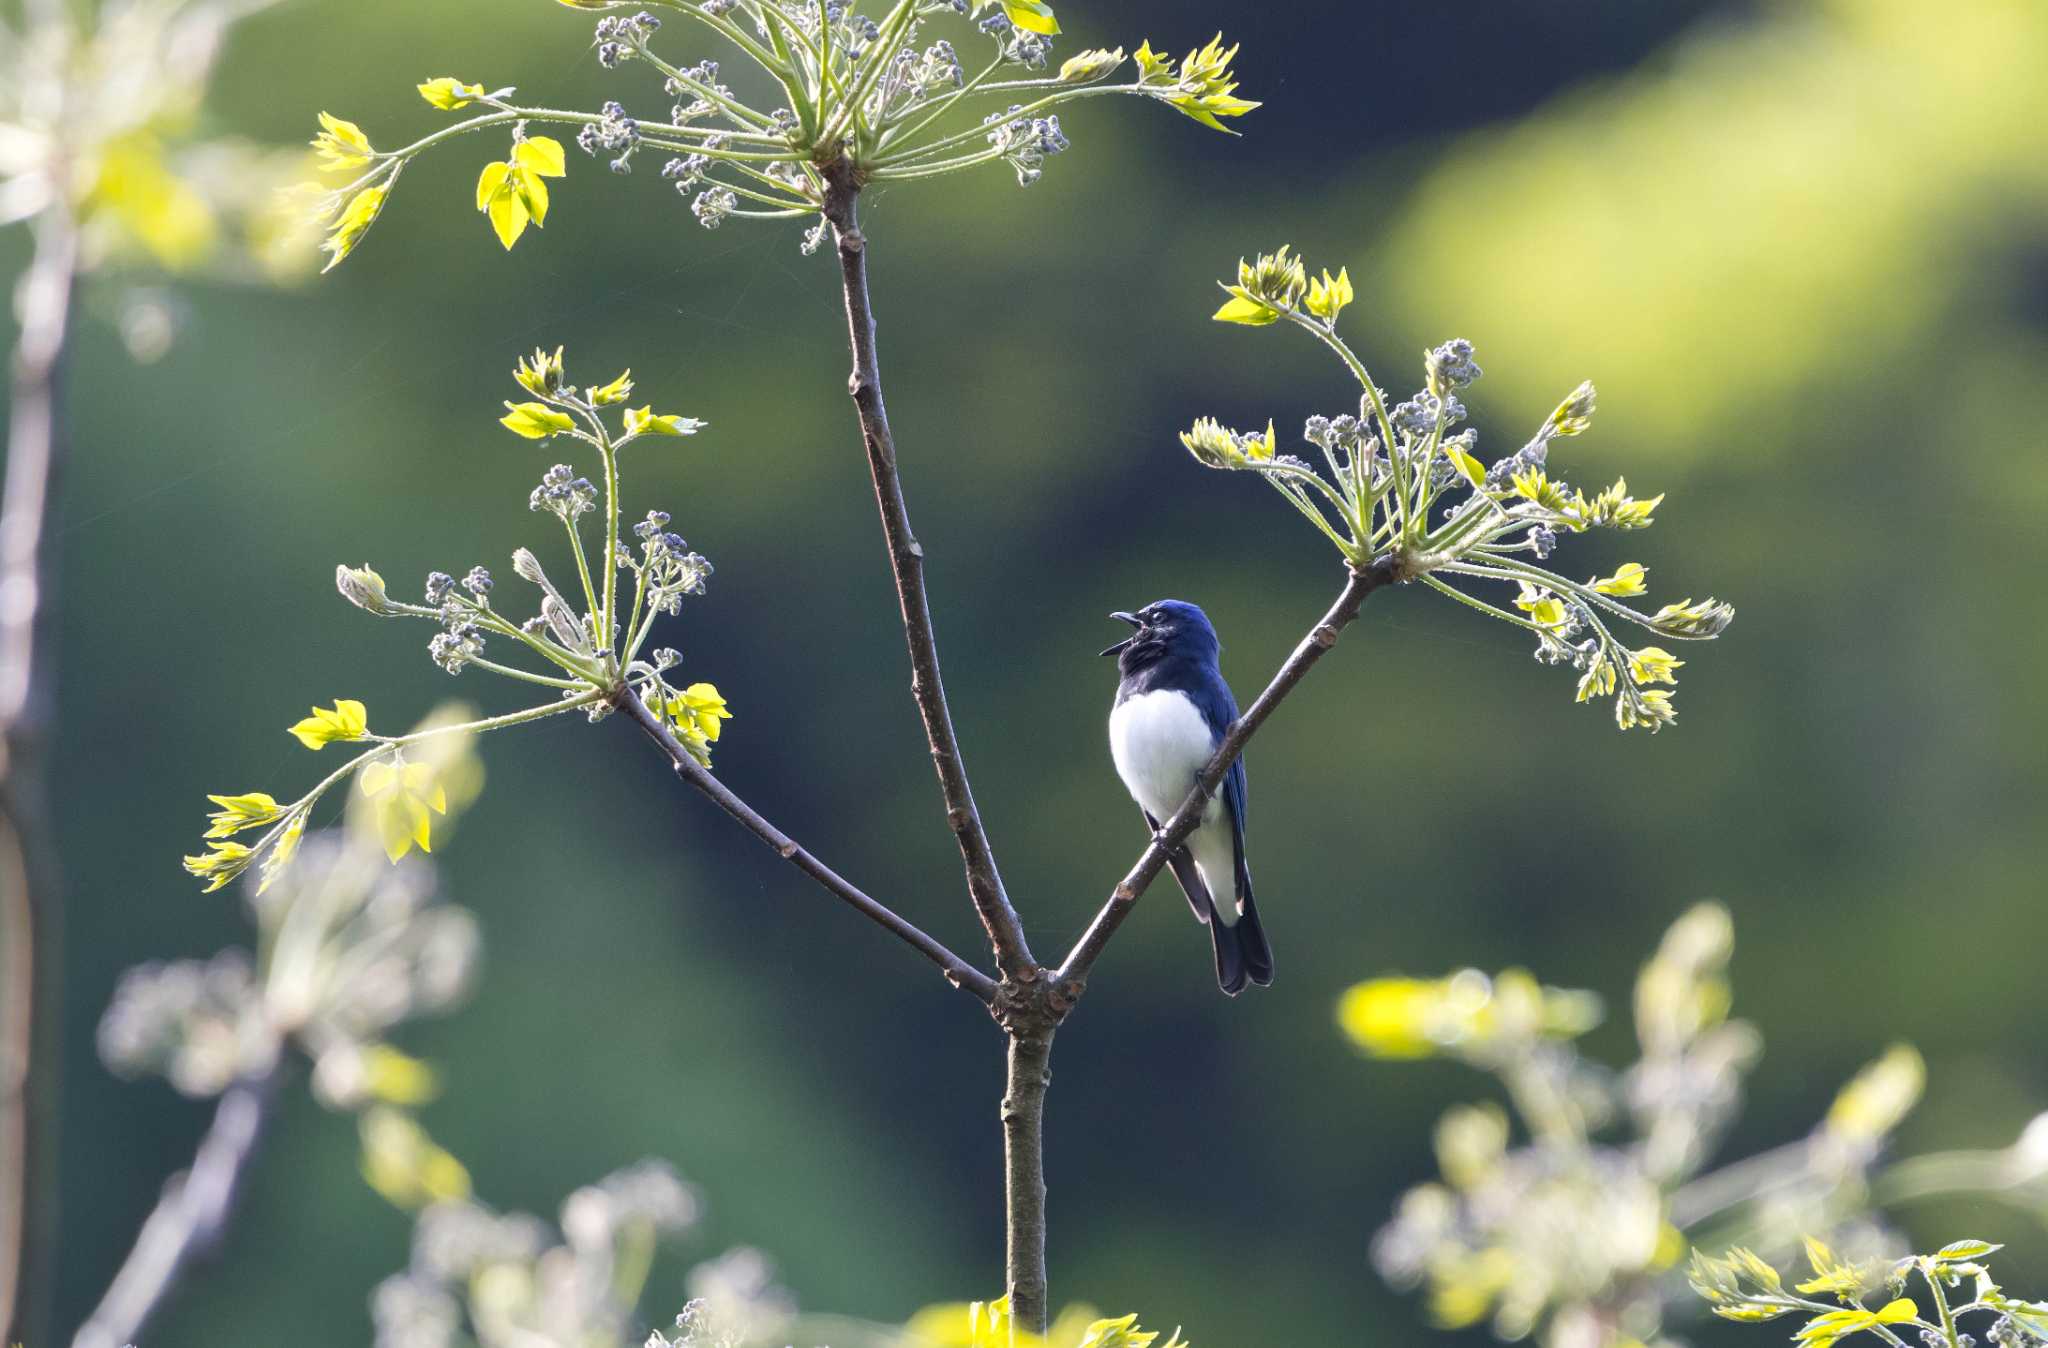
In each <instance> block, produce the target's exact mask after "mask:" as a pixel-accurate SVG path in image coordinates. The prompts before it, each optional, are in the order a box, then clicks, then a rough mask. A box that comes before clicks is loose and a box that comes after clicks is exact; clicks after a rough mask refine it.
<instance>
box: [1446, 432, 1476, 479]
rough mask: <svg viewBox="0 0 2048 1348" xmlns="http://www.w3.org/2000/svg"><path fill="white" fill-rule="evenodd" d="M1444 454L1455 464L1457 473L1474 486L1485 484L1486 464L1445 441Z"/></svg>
mask: <svg viewBox="0 0 2048 1348" xmlns="http://www.w3.org/2000/svg"><path fill="white" fill-rule="evenodd" d="M1444 455H1445V457H1447V458H1448V459H1450V461H1451V463H1452V464H1453V465H1455V466H1456V468H1457V470H1458V475H1459V476H1460V477H1463V478H1464V479H1465V480H1466V481H1467V482H1469V483H1471V484H1472V485H1473V486H1475V487H1484V486H1485V485H1486V465H1485V464H1483V463H1481V462H1479V460H1477V459H1475V458H1473V457H1472V456H1471V455H1470V454H1467V453H1466V452H1465V451H1464V450H1463V449H1462V448H1460V447H1459V446H1457V445H1454V444H1451V443H1449V442H1446V443H1445V444H1444Z"/></svg>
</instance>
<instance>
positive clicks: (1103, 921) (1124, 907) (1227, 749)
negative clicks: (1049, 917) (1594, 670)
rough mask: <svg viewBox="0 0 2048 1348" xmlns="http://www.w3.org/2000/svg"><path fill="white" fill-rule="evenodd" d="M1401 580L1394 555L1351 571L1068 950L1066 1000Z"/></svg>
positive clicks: (1062, 984)
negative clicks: (1253, 745)
mask: <svg viewBox="0 0 2048 1348" xmlns="http://www.w3.org/2000/svg"><path fill="white" fill-rule="evenodd" d="M1397 579H1399V574H1398V572H1397V569H1396V566H1395V562H1394V559H1393V558H1392V557H1381V558H1379V559H1377V560H1375V561H1374V562H1373V563H1372V564H1371V565H1370V566H1368V567H1366V568H1364V569H1363V570H1357V569H1354V570H1351V571H1350V572H1349V573H1348V575H1347V578H1346V580H1345V582H1344V589H1343V592H1342V593H1341V594H1339V595H1338V596H1337V602H1336V603H1334V604H1332V605H1330V610H1329V612H1327V613H1325V614H1324V615H1323V616H1322V620H1321V621H1320V622H1318V623H1317V624H1316V625H1315V626H1314V627H1312V628H1310V629H1309V632H1308V635H1307V636H1305V637H1303V638H1302V639H1301V642H1300V644H1299V645H1297V646H1295V648H1294V651H1293V653H1292V654H1291V655H1289V656H1288V657H1287V660H1286V663H1284V664H1282V665H1281V666H1280V671H1279V673H1277V674H1275V675H1274V676H1273V681H1272V682H1271V683H1269V684H1267V685H1266V690H1265V691H1264V692H1262V693H1260V694H1259V696H1258V699H1257V700H1256V701H1254V702H1253V703H1252V705H1251V706H1249V707H1247V708H1246V709H1245V711H1244V714H1243V715H1241V716H1239V717H1238V718H1237V720H1235V721H1233V722H1232V723H1231V726H1230V729H1229V730H1228V731H1226V732H1225V733H1224V736H1223V743H1221V744H1220V745H1218V746H1217V747H1216V752H1215V754H1214V755H1213V756H1212V757H1211V758H1210V759H1209V764H1208V766H1207V767H1205V768H1203V769H1202V772H1201V775H1200V776H1199V777H1197V778H1196V779H1195V787H1194V789H1193V790H1192V791H1190V792H1188V798H1187V799H1186V800H1185V801H1184V802H1182V804H1181V807H1180V809H1178V810H1176V811H1174V815H1173V818H1171V819H1169V820H1168V821H1167V822H1166V826H1165V827H1164V828H1163V829H1161V830H1160V832H1159V836H1158V837H1157V838H1155V839H1153V841H1152V842H1151V844H1150V845H1149V846H1147V847H1146V848H1145V850H1144V852H1143V853H1141V854H1140V855H1139V857H1138V863H1137V865H1135V866H1133V867H1131V871H1130V874H1128V875H1126V876H1125V877H1124V878H1123V879H1122V880H1121V881H1119V882H1118V883H1117V886H1116V888H1115V889H1113V890H1111V891H1110V895H1109V901H1108V902H1107V903H1105V904H1103V905H1102V911H1100V912H1098V913H1097V914H1096V915H1095V920H1094V921H1093V922H1091V923H1089V924H1088V930H1087V931H1085V932H1083V933H1082V935H1081V939H1080V940H1079V941H1076V942H1075V943H1074V948H1073V949H1072V950H1071V951H1069V952H1068V954H1067V958H1066V959H1065V961H1064V962H1062V963H1061V965H1060V967H1059V969H1058V970H1057V972H1056V973H1055V974H1054V978H1055V980H1056V985H1057V986H1058V988H1059V989H1060V1000H1061V1001H1062V1002H1063V1003H1066V1004H1069V1005H1070V1004H1071V1003H1072V1002H1073V1000H1074V999H1075V998H1077V997H1079V996H1080V995H1081V991H1082V989H1083V988H1084V987H1086V986H1087V982H1088V972H1089V970H1091V969H1093V968H1094V967H1095V961H1096V958H1097V957H1098V956H1100V955H1101V954H1102V949H1103V947H1104V946H1106V945H1108V944H1109V938H1110V937H1112V936H1114V935H1116V929H1117V928H1118V927H1120V926H1122V925H1123V922H1124V919H1125V918H1127V917H1129V916H1130V915H1131V909H1133V908H1135V907H1136V906H1137V904H1138V896H1139V895H1141V894H1143V893H1144V892H1145V890H1146V888H1147V886H1149V885H1150V884H1151V883H1152V882H1153V881H1154V880H1155V879H1157V878H1158V876H1159V872H1160V871H1161V870H1162V869H1163V868H1164V867H1165V865H1166V860H1167V858H1168V857H1169V856H1171V855H1172V854H1173V852H1174V850H1175V849H1177V848H1178V847H1179V846H1180V845H1181V844H1182V843H1183V842H1185V841H1187V836H1188V835H1189V834H1190V833H1192V832H1194V831H1195V825H1196V824H1197V823H1199V822H1200V821H1201V818H1202V810H1203V807H1204V806H1206V805H1207V804H1208V801H1209V797H1210V796H1212V795H1214V794H1215V792H1216V788H1217V787H1218V786H1219V785H1221V784H1222V781H1223V777H1224V774H1225V773H1227V772H1229V771H1230V765H1231V764H1232V763H1234V762H1235V761H1237V756H1238V755H1239V754H1240V753H1242V752H1243V751H1244V746H1245V744H1246V742H1248V741H1249V740H1250V739H1251V737H1252V736H1253V735H1254V734H1256V733H1257V732H1258V729H1259V727H1260V726H1261V725H1263V724H1265V721H1266V718H1267V717H1268V716H1271V715H1272V714H1273V709H1274V708H1275V707H1277V706H1279V705H1280V699H1282V698H1284V697H1286V696H1287V695H1288V694H1289V693H1291V692H1293V691H1294V687H1295V685H1296V684H1298V683H1300V682H1301V681H1302V678H1303V677H1304V676H1305V675H1307V673H1308V671H1309V667H1310V666H1311V665H1313V664H1315V662H1316V661H1318V660H1320V659H1322V658H1323V654H1324V652H1326V651H1328V650H1329V649H1330V648H1331V647H1332V646H1334V645H1336V644H1337V638H1338V637H1339V636H1340V635H1342V634H1343V631H1344V629H1345V628H1346V627H1349V626H1350V625H1351V623H1352V621H1353V620H1354V619H1355V618H1357V617H1358V610H1359V606H1360V605H1362V604H1363V603H1365V600H1366V596H1368V595H1370V594H1371V593H1372V592H1373V591H1374V590H1377V589H1380V588H1381V587H1383V586H1386V585H1390V584H1392V583H1393V582H1394V581H1395V580H1397Z"/></svg>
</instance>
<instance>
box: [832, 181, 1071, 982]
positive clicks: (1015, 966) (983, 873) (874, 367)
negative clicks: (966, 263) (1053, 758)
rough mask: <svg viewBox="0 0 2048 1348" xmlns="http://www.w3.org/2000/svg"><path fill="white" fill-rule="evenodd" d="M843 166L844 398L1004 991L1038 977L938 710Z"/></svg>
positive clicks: (918, 570) (949, 805)
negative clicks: (856, 429) (853, 418)
mask: <svg viewBox="0 0 2048 1348" xmlns="http://www.w3.org/2000/svg"><path fill="white" fill-rule="evenodd" d="M854 172H855V171H854V169H853V168H852V166H850V165H848V164H846V163H844V162H841V163H839V164H835V165H833V166H831V167H830V168H828V169H826V171H825V173H826V179H827V181H828V183H829V188H828V190H827V192H826V196H825V216H826V218H827V219H829V220H830V221H831V222H832V229H833V236H834V238H835V239H836V240H837V243H838V251H839V275H840V282H841V288H842V289H843V290H844V291H845V294H846V326H847V335H848V338H849V340H850V342H851V343H852V348H853V373H852V375H851V377H850V378H849V379H848V381H847V390H848V392H850V393H851V394H852V395H853V405H854V409H855V411H856V412H857V413H858V414H859V416H860V430H861V440H862V441H863V443H864V444H865V445H866V447H867V456H868V475H869V476H870V477H871V478H872V479H873V480H874V484H875V503H876V505H877V506H878V507H880V509H881V514H882V535H883V538H884V540H885V541H886V542H887V544H888V548H889V569H890V571H891V573H892V574H893V575H894V577H895V580H896V598H897V602H898V604H899V606H900V607H901V609H902V611H903V635H904V637H905V639H906V640H907V641H908V642H909V644H910V669H911V674H910V691H911V693H912V695H913V696H914V697H915V698H916V699H917V711H918V715H919V716H920V717H922V718H923V720H924V732H925V738H926V740H927V741H928V742H929V743H930V745H931V755H932V766H933V767H934V768H935V769H937V771H938V775H939V789H940V791H941V792H943V793H944V796H945V801H946V822H947V824H948V826H950V827H951V828H952V830H953V837H954V839H955V840H956V841H957V842H958V843H959V844H960V859H961V861H962V862H963V863H964V864H965V866H966V868H967V893H968V896H969V897H970V898H971V899H973V901H974V909H975V912H976V913H978V914H979V915H980V917H981V925H982V926H983V928H984V929H986V930H987V932H988V940H989V946H990V948H991V949H992V950H994V952H995V958H996V967H997V969H998V970H999V971H1001V973H1002V975H1003V977H1004V978H1005V979H1008V980H1010V981H1013V982H1019V983H1030V982H1034V981H1036V980H1037V978H1038V975H1039V969H1038V962H1037V961H1036V960H1034V959H1033V958H1032V956H1031V947H1030V945H1029V943H1028V942H1026V941H1025V939H1024V924H1023V923H1022V922H1020V921H1018V919H1017V910H1016V909H1014V908H1012V907H1011V906H1010V899H1009V895H1007V894H1006V893H1004V892H1003V880H1002V876H1001V875H1000V874H999V873H998V872H997V870H996V859H995V853H994V852H993V851H992V850H991V849H990V847H989V842H988V834H987V832H986V831H985V830H984V829H983V828H982V823H981V814H980V812H979V811H978V810H976V809H975V808H974V793H973V791H971V790H970V789H969V787H968V784H967V768H966V765H965V763H963V762H962V760H961V757H960V741H959V739H958V738H957V737H956V736H955V735H954V733H953V717H952V713H951V712H949V711H948V710H947V708H946V685H945V683H944V681H943V680H942V679H941V678H940V676H939V650H938V644H937V642H936V641H935V639H934V638H933V635H932V615H931V608H930V606H929V605H928V604H927V603H926V601H925V592H924V548H923V547H922V546H920V545H919V543H918V541H917V539H916V537H915V536H914V535H913V534H912V533H911V530H910V512H909V510H908V508H907V507H906V506H905V504H904V500H903V482H902V480H901V479H900V478H899V477H898V476H897V473H896V441H895V437H894V436H893V435H892V434H891V433H890V430H889V413H888V411H887V409H886V408H885V407H884V406H883V403H882V374H881V367H880V365H879V364H878V362H877V360H876V356H875V315H874V309H873V307H872V305H871V304H870V302H869V300H868V261H867V239H866V237H865V236H863V235H862V234H861V232H860V220H859V214H858V210H857V202H858V200H859V197H860V183H859V181H858V180H857V179H856V178H855V177H854Z"/></svg>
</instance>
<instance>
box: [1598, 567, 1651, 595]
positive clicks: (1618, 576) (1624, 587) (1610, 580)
mask: <svg viewBox="0 0 2048 1348" xmlns="http://www.w3.org/2000/svg"><path fill="white" fill-rule="evenodd" d="M1648 574H1649V573H1648V572H1647V571H1646V570H1645V569H1644V568H1643V565H1642V563H1640V562H1623V563H1622V564H1621V568H1620V569H1619V570H1617V571H1616V572H1615V573H1614V574H1613V575H1611V576H1609V577H1607V579H1605V580H1596V581H1593V582H1592V588H1593V589H1595V590H1597V591H1599V592H1600V593H1601V594H1611V595H1615V596H1617V597H1621V598H1626V597H1627V596H1629V595H1635V594H1644V593H1647V591H1648V587H1647V586H1645V585H1644V584H1643V577H1644V576H1646V575H1648Z"/></svg>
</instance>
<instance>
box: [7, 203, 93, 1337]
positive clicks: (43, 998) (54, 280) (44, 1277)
mask: <svg viewBox="0 0 2048 1348" xmlns="http://www.w3.org/2000/svg"><path fill="white" fill-rule="evenodd" d="M63 190H64V189H63V187H62V186H61V185H59V187H58V188H57V191H58V193H59V200H58V201H57V202H56V203H55V204H52V205H51V206H49V207H48V208H46V209H45V210H44V211H43V213H42V214H41V215H40V216H38V217H37V218H36V221H35V225H34V231H35V253H34V256H33V258H32V259H31V261H30V263H29V267H28V271H27V272H26V273H25V274H24V275H23V277H22V281H21V288H20V310H21V333H20V337H19V339H18V341H17V344H16V346H15V351H14V369H13V380H12V388H11V393H10V406H9V412H8V426H7V469H6V485H5V488H4V495H0V943H4V950H0V959H4V965H0V1022H4V1024H0V1325H4V1326H6V1330H7V1334H8V1339H7V1341H8V1342H15V1341H20V1342H29V1343H35V1342H42V1341H43V1340H44V1339H45V1337H46V1335H45V1332H44V1331H45V1330H46V1328H47V1313H48V1297H47V1290H48V1288H49V1285H50V1282H51V1280H52V1278H53V1277H54V1275H55V1267H54V1260H55V1257H56V1256H55V1250H56V1223H57V1206H56V1176H57V1157H56V1140H57V1127H56V1109H57V1074H58V1059H57V1050H58V1034H57V1028H58V1027H57V1021H56V1015H57V1006H58V1000H59V999H58V977H59V972H60V964H59V960H58V948H59V947H58V937H59V926H58V917H59V912H58V910H59V896H58V891H57V879H56V849H55V845H54V842H53V840H52V839H51V837H50V828H49V816H48V806H47V802H46V800H45V795H44V782H43V773H42V766H41V762H42V742H43V739H44V735H45V723H46V722H47V720H48V714H49V700H50V687H51V684H50V658H49V651H48V649H47V642H43V641H39V640H38V638H39V636H41V635H43V633H42V632H41V631H40V629H42V628H45V627H46V626H47V624H48V619H49V609H48V605H47V603H46V602H45V600H46V599H47V594H48V590H49V587H50V567H49V558H48V556H47V555H46V553H47V550H46V548H45V546H44V525H45V523H46V521H47V519H48V515H49V503H50V498H51V495H52V493H53V492H54V490H55V488H56V482H57V478H58V475H59V473H60V471H61V468H62V464H63V456H64V439H63V433H62V418H61V415H60V408H59V402H60V395H61V385H62V372H63V366H64V356H65V350H66V343H67V337H68V334H69V330H70V313H71V298H72V290H73V287H74V284H75V281H76V277H77V268H78V234H77V228H76V223H75V222H74V221H73V219H72V217H71V213H70V210H69V207H68V206H67V205H66V204H64V202H63V200H62V198H61V194H62V192H63Z"/></svg>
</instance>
